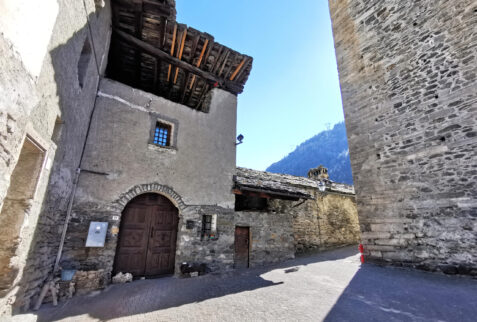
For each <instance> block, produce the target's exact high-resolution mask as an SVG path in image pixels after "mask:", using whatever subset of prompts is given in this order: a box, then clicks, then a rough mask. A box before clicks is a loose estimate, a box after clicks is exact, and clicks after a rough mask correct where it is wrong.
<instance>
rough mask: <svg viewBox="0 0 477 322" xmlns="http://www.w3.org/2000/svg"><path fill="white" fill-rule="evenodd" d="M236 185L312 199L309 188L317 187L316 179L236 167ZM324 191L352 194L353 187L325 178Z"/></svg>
mask: <svg viewBox="0 0 477 322" xmlns="http://www.w3.org/2000/svg"><path fill="white" fill-rule="evenodd" d="M234 181H235V185H236V186H237V187H239V188H240V187H244V188H252V189H255V190H262V191H272V192H273V191H275V192H281V193H287V194H290V195H295V196H297V197H300V198H305V199H313V196H312V194H311V193H310V191H309V189H318V183H319V181H317V180H312V179H309V178H305V177H297V176H292V175H288V174H279V173H271V172H265V171H258V170H252V169H247V168H242V167H237V171H236V176H235V177H234ZM325 184H326V191H328V192H337V193H344V194H354V193H355V192H354V187H353V186H350V185H347V184H343V183H336V182H332V181H330V180H325Z"/></svg>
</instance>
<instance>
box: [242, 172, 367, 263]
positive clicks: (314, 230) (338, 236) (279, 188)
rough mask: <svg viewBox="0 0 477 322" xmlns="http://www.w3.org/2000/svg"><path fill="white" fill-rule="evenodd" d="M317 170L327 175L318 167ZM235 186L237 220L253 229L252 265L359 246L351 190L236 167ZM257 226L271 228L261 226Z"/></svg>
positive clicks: (306, 179)
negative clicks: (256, 262)
mask: <svg viewBox="0 0 477 322" xmlns="http://www.w3.org/2000/svg"><path fill="white" fill-rule="evenodd" d="M316 169H320V170H321V171H320V172H319V173H327V172H328V171H327V169H326V168H324V167H323V166H320V167H319V168H316ZM316 169H311V170H310V172H311V173H314V172H315V171H317V170H316ZM234 181H235V186H234V193H235V194H236V203H235V210H236V216H237V217H239V218H240V219H239V221H240V222H241V223H243V224H244V225H245V226H248V227H252V228H251V229H252V234H251V235H252V242H253V244H252V246H251V262H252V261H253V259H254V258H256V259H257V260H259V261H262V262H263V261H265V262H273V261H277V260H281V259H283V258H290V257H293V255H294V254H300V253H306V252H310V251H317V250H324V249H330V248H334V247H340V246H345V245H354V244H358V243H359V241H360V231H359V222H358V213H357V209H356V200H355V192H354V188H353V186H349V185H346V184H340V183H336V182H332V181H330V180H328V179H321V178H317V179H315V178H313V179H309V178H303V177H296V176H291V175H284V174H276V173H270V172H263V171H257V170H251V169H245V168H240V167H239V168H237V174H236V176H235V178H234ZM261 220H263V221H268V222H270V224H267V225H262V223H261V222H260V221H261ZM263 227H267V228H266V229H263ZM254 236H256V237H254ZM290 237H291V238H290ZM283 242H285V245H283ZM287 245H288V246H287Z"/></svg>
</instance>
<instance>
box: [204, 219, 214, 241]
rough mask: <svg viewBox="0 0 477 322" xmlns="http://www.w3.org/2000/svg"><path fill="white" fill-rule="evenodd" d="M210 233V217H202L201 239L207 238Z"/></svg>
mask: <svg viewBox="0 0 477 322" xmlns="http://www.w3.org/2000/svg"><path fill="white" fill-rule="evenodd" d="M211 232H212V215H203V216H202V238H209V237H210V234H211Z"/></svg>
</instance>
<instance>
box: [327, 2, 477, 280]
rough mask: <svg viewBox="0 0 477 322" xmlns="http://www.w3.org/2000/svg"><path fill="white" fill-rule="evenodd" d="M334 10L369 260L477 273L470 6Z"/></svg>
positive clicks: (474, 30)
mask: <svg viewBox="0 0 477 322" xmlns="http://www.w3.org/2000/svg"><path fill="white" fill-rule="evenodd" d="M329 7H330V12H331V18H332V21H333V33H334V41H335V47H336V57H337V61H338V69H339V76H340V84H341V91H342V97H343V108H344V112H345V120H346V128H347V133H348V142H349V146H350V156H351V164H352V170H353V176H354V182H355V188H356V191H357V201H358V213H359V220H360V226H361V231H362V240H363V244H364V246H365V252H366V254H365V255H366V259H367V260H372V261H379V262H390V263H393V264H396V265H404V266H412V267H417V268H421V269H426V270H433V271H434V270H438V271H443V272H445V273H450V274H455V273H459V274H470V275H477V243H476V240H477V162H476V160H477V125H476V124H477V81H476V75H477V3H476V2H475V1H474V0H460V1H451V0H439V1H438V0H426V1H363V0H353V1H351V0H345V1H336V0H330V1H329Z"/></svg>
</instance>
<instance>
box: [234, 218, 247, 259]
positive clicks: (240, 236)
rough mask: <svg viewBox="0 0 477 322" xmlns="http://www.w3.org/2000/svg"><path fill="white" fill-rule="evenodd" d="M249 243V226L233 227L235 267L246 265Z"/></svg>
mask: <svg viewBox="0 0 477 322" xmlns="http://www.w3.org/2000/svg"><path fill="white" fill-rule="evenodd" d="M249 245H250V231H249V227H235V261H234V267H235V268H247V267H248V255H249Z"/></svg>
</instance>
